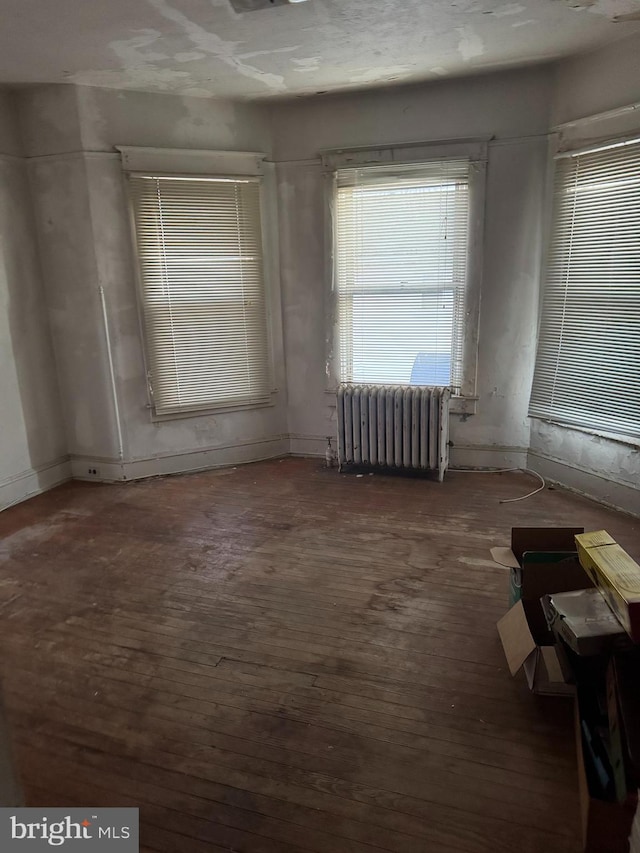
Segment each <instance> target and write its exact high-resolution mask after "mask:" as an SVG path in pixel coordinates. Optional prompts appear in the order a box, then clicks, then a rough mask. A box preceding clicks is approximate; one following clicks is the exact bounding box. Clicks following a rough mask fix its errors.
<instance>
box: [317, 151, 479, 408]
mask: <svg viewBox="0 0 640 853" xmlns="http://www.w3.org/2000/svg"><path fill="white" fill-rule="evenodd" d="M487 143H488V137H478V138H473V139H463V140H440V141H437V142H419V143H410V144H406V145H390V146H386V147H373V148H348V149H335V150H331V151H325V152H321V162H322V167H323V173H324V182H325V187H324V190H325V192H324V195H325V229H324V233H325V269H326V280H327V285H326V290H327V295H328V296H327V318H326V320H327V328H328V332H327V352H326V367H327V369H326V374H327V388H326V391H327V393H329V394H335V393H336V391H337V388H338V386H339V385H340V383H341V381H342V380H341V378H340V363H339V362H340V359H339V346H338V338H339V328H338V316H337V301H338V300H337V290H336V263H337V257H336V254H337V253H336V252H335V215H334V206H335V199H336V189H337V186H336V184H337V171H338V169H347V168H366V167H367V166H376V165H390V164H396V165H410V164H413V165H417V164H420V163H428V162H430V161H441V160H461V159H462V160H464V159H467V160H468V161H469V248H468V252H469V254H468V258H467V287H466V291H465V297H466V302H465V324H464V343H463V373H462V382H461V386H460V393H459V394H458V395H456V396H453V397H452V398H451V412H453V413H457V414H474V413H475V410H476V401H477V400H478V397H477V365H478V338H479V324H480V301H481V289H482V274H483V246H484V219H485V216H484V214H485V195H486V175H487V161H488V145H487Z"/></svg>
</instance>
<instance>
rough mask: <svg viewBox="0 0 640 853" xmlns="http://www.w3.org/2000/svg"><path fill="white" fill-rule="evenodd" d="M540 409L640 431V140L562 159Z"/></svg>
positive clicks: (533, 410) (539, 369)
mask: <svg viewBox="0 0 640 853" xmlns="http://www.w3.org/2000/svg"><path fill="white" fill-rule="evenodd" d="M530 414H532V415H535V416H538V417H542V418H548V419H550V420H555V421H559V422H561V423H567V424H574V425H577V426H584V427H588V428H594V429H600V430H603V431H607V432H614V433H620V434H626V435H633V436H640V140H635V141H633V142H625V143H620V144H616V145H614V144H612V145H610V146H603V147H602V148H600V149H599V150H593V151H591V152H586V153H583V154H577V155H573V156H567V157H563V158H561V159H559V160H558V162H557V170H556V178H555V189H554V220H553V235H552V242H551V248H550V257H549V263H548V270H547V279H546V287H545V291H544V297H543V310H542V320H541V327H540V337H539V342H538V355H537V360H536V369H535V376H534V381H533V390H532V394H531V405H530Z"/></svg>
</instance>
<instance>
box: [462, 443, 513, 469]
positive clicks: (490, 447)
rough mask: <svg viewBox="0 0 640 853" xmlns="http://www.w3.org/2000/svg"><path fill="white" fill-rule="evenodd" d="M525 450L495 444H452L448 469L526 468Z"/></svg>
mask: <svg viewBox="0 0 640 853" xmlns="http://www.w3.org/2000/svg"><path fill="white" fill-rule="evenodd" d="M527 452H528V451H527V448H526V447H516V446H501V445H495V444H486V445H483V444H478V445H473V444H470V445H465V444H454V445H453V446H452V447H451V449H450V451H449V468H451V470H452V471H455V469H456V468H474V469H475V468H477V469H478V470H482V469H483V468H526V467H527Z"/></svg>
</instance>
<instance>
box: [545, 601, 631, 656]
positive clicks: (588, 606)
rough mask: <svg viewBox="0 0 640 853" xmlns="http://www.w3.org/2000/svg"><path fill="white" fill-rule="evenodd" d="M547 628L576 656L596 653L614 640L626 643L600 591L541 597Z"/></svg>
mask: <svg viewBox="0 0 640 853" xmlns="http://www.w3.org/2000/svg"><path fill="white" fill-rule="evenodd" d="M543 609H544V611H545V615H546V618H547V622H548V624H549V627H550V628H551V630H552V631H553V633H554V634H555V635H556V636H557V637H561V638H562V639H563V640H564V641H565V643H566V644H567V645H568V646H569V648H570V649H571V650H572V651H574V652H575V653H576V654H578V655H583V656H589V655H597V654H600V653H601V652H603V651H605V650H607V649H611V648H612V647H613V646H614V645H615V644H616V643H619V642H622V643H630V640H629V638H628V637H627V635H626V633H625V631H624V628H623V627H622V625H621V624H620V623H619V622H618V620H617V619H616V617H615V616H614V614H613V613H612V611H611V610H610V608H609V606H608V605H607V602H606V601H605V600H604V598H603V597H602V595H601V594H600V590H598V589H594V588H593V587H591V588H590V589H579V590H573V591H571V592H559V593H553V594H552V595H548V596H545V597H544V605H543Z"/></svg>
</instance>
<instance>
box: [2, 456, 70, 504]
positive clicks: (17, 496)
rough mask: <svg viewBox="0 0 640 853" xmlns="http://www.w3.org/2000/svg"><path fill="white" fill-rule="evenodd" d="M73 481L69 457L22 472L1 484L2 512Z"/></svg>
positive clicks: (59, 458)
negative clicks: (68, 481)
mask: <svg viewBox="0 0 640 853" xmlns="http://www.w3.org/2000/svg"><path fill="white" fill-rule="evenodd" d="M70 479H71V465H70V463H69V457H68V456H60V457H58V458H57V459H53V460H52V461H51V462H46V463H44V464H43V465H37V466H36V467H35V468H27V469H26V470H25V471H20V472H19V473H17V474H14V475H13V476H11V477H8V478H7V479H6V480H3V481H2V482H1V483H0V510H3V509H7V508H8V507H10V506H13V505H14V504H18V503H21V502H22V501H25V500H27V498H32V497H35V495H40V494H42V492H47V491H49V489H53V488H55V487H56V486H59V485H60V484H61V483H65V482H67V480H70Z"/></svg>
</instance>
